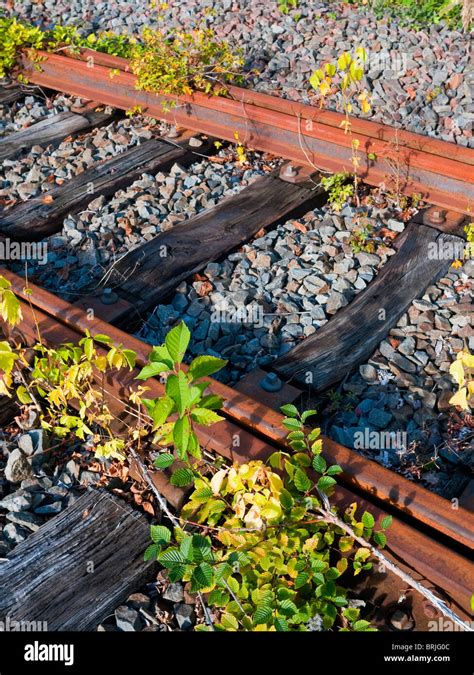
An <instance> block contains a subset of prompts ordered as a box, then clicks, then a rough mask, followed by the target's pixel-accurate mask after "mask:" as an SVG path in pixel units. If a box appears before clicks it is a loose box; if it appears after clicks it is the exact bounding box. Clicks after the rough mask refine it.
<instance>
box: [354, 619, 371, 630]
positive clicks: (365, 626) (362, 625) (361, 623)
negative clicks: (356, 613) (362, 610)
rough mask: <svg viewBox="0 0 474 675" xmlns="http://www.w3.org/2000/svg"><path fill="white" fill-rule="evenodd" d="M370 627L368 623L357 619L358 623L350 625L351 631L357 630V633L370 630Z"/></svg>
mask: <svg viewBox="0 0 474 675" xmlns="http://www.w3.org/2000/svg"><path fill="white" fill-rule="evenodd" d="M370 628H371V626H370V623H369V622H368V621H365V620H364V619H359V621H356V622H355V623H353V624H352V629H353V630H357V631H365V630H370Z"/></svg>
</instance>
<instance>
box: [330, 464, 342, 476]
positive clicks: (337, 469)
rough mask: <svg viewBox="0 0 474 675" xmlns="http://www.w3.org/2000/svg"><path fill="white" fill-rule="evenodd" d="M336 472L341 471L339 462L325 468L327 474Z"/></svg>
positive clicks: (335, 473)
mask: <svg viewBox="0 0 474 675" xmlns="http://www.w3.org/2000/svg"><path fill="white" fill-rule="evenodd" d="M338 473H342V468H341V467H340V466H339V464H333V465H332V466H330V467H329V469H328V470H327V475H328V476H335V475H337V474H338Z"/></svg>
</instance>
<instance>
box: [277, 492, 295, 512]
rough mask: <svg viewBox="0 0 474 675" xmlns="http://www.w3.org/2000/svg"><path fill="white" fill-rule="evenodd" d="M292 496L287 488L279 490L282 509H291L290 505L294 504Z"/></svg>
mask: <svg viewBox="0 0 474 675" xmlns="http://www.w3.org/2000/svg"><path fill="white" fill-rule="evenodd" d="M294 503H295V502H294V500H293V497H292V496H291V493H290V492H288V490H285V489H283V490H282V491H281V492H280V504H281V505H282V506H283V508H284V509H287V510H289V509H291V507H292V506H293V504H294Z"/></svg>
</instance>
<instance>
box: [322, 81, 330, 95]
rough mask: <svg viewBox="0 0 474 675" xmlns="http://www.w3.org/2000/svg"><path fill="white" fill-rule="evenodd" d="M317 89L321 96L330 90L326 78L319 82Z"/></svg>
mask: <svg viewBox="0 0 474 675" xmlns="http://www.w3.org/2000/svg"><path fill="white" fill-rule="evenodd" d="M319 91H320V93H321V95H322V96H326V95H327V94H328V93H329V92H330V91H331V87H330V85H329V83H328V81H327V80H323V81H322V82H321V84H320V85H319Z"/></svg>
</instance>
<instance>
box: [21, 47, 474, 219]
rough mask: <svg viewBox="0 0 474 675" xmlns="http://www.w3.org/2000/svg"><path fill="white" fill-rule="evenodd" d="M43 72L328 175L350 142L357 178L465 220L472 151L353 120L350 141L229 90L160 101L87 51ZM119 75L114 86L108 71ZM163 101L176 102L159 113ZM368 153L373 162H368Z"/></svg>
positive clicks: (336, 123)
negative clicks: (355, 151) (355, 147)
mask: <svg viewBox="0 0 474 675" xmlns="http://www.w3.org/2000/svg"><path fill="white" fill-rule="evenodd" d="M41 56H44V58H45V60H44V61H42V62H41V71H37V70H35V68H34V64H32V63H31V62H30V61H28V59H26V58H24V60H23V67H24V70H25V72H26V74H27V76H28V77H29V79H30V80H31V81H32V82H34V83H36V84H40V85H42V86H45V87H50V88H52V89H57V90H60V91H65V92H67V93H70V94H75V95H77V96H82V97H84V98H88V99H94V100H100V101H101V102H102V103H104V104H107V105H111V106H114V107H117V108H122V109H128V108H132V107H133V106H136V105H139V106H140V107H141V109H142V110H143V112H145V113H146V114H147V115H150V116H152V117H157V118H159V119H165V120H167V121H168V122H171V123H173V124H177V125H179V126H183V127H186V128H189V129H193V130H194V131H199V132H201V133H205V134H209V135H210V136H216V137H219V138H223V139H225V140H229V141H233V140H234V134H235V132H237V133H238V134H239V138H240V139H241V140H242V142H243V143H244V144H245V145H247V146H248V147H250V148H253V149H255V150H261V151H265V152H269V153H272V154H275V155H278V156H281V157H285V158H287V159H290V160H292V161H294V162H296V163H298V164H302V165H305V166H311V167H312V168H317V169H319V170H323V171H326V172H328V171H329V172H339V171H348V172H350V171H352V163H351V157H352V152H351V140H352V139H357V140H358V141H359V143H360V146H359V152H360V153H361V155H362V158H363V161H362V162H361V166H360V169H359V171H358V173H359V174H360V177H361V178H362V179H363V180H364V181H365V182H367V183H368V184H370V185H374V186H378V185H381V184H384V185H385V186H386V187H387V188H393V187H395V184H397V186H398V185H399V186H400V189H401V191H403V192H404V193H406V194H413V193H415V192H416V193H419V194H421V195H422V196H423V198H424V199H425V200H426V201H428V202H430V203H432V204H436V205H438V206H442V207H444V208H447V209H451V210H454V211H458V212H461V213H467V212H469V210H470V209H471V202H472V201H473V199H474V192H473V188H472V185H473V184H474V151H473V150H471V149H468V148H464V147H461V146H458V145H455V144H453V143H446V142H445V141H440V140H436V139H432V138H429V137H427V136H422V135H418V134H414V133H411V132H405V131H402V130H398V129H395V128H392V127H389V126H387V125H382V124H380V123H377V122H373V121H371V120H360V119H356V118H353V119H352V138H351V137H350V136H348V135H347V134H345V133H344V131H343V129H341V128H340V123H341V121H342V119H343V116H342V115H340V114H339V113H335V112H330V111H321V110H319V109H317V108H315V107H314V106H309V105H303V104H299V103H295V102H293V101H288V100H285V99H281V98H277V97H274V96H269V95H267V94H262V93H257V92H252V91H249V90H246V89H240V88H238V87H230V88H229V93H228V96H227V97H210V96H206V95H204V94H202V93H199V92H196V93H195V94H193V95H192V96H174V97H172V96H164V95H161V94H157V93H151V92H145V91H139V90H137V89H136V88H135V82H136V78H135V76H134V75H133V74H131V73H130V72H129V71H128V62H127V61H126V60H125V59H122V58H119V57H114V56H108V55H104V54H99V53H97V52H92V51H91V50H85V51H84V52H83V53H82V54H81V55H80V56H79V57H78V56H77V55H76V56H75V57H74V58H72V57H71V56H64V55H58V54H47V53H44V54H43V53H42V54H41ZM110 68H115V69H118V70H119V71H120V72H119V74H117V75H116V76H115V77H114V78H113V80H111V79H110V77H109V69H110ZM164 101H167V102H169V101H174V102H175V103H177V105H176V107H175V108H173V109H172V110H170V111H168V112H165V111H164V110H163V105H162V104H163V102H164ZM369 153H371V154H372V153H373V154H374V156H375V159H369V158H368V155H369Z"/></svg>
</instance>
